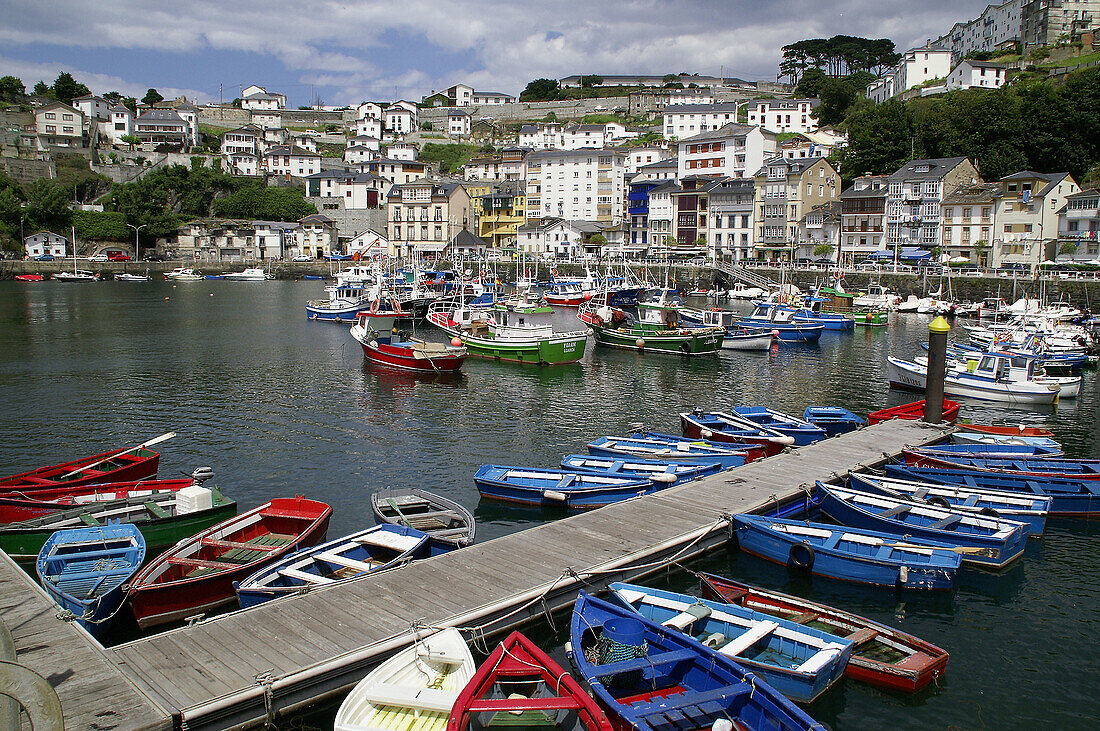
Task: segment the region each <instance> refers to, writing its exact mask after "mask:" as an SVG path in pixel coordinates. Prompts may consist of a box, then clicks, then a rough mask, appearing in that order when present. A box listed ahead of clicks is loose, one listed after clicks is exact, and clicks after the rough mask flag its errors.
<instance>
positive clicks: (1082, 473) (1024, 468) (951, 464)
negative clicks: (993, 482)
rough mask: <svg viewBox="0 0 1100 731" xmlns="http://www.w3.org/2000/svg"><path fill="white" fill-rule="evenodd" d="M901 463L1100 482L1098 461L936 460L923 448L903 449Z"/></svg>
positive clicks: (1037, 458) (956, 457)
mask: <svg viewBox="0 0 1100 731" xmlns="http://www.w3.org/2000/svg"><path fill="white" fill-rule="evenodd" d="M901 454H902V457H903V458H904V459H905V463H906V464H908V465H912V466H915V467H946V468H948V469H955V468H959V467H962V468H976V469H985V470H996V471H998V472H1004V473H1006V474H1012V475H1023V476H1025V477H1064V478H1069V479H1074V480H1100V459H1065V458H1063V457H1050V458H1040V457H1036V458H1024V459H1021V458H1016V457H1004V458H1000V457H996V456H985V455H979V456H966V455H958V456H954V455H953V456H951V457H943V458H941V457H937V456H934V455H931V454H928V453H926V451H925V450H924V449H903V450H902V453H901Z"/></svg>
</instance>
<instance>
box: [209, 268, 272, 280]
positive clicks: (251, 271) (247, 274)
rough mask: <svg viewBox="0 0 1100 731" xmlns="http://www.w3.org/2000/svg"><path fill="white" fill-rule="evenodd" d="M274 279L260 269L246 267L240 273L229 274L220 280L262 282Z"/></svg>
mask: <svg viewBox="0 0 1100 731" xmlns="http://www.w3.org/2000/svg"><path fill="white" fill-rule="evenodd" d="M274 278H275V277H274V276H271V275H269V274H268V273H267V272H265V271H264V270H263V269H262V268H260V267H248V268H246V269H245V270H243V271H240V272H229V273H228V274H226V275H225V276H223V277H222V279H225V280H226V281H230V282H262V281H264V280H266V279H274Z"/></svg>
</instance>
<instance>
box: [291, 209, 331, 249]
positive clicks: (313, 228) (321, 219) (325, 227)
mask: <svg viewBox="0 0 1100 731" xmlns="http://www.w3.org/2000/svg"><path fill="white" fill-rule="evenodd" d="M337 245H338V235H337V230H336V223H335V222H334V221H333V220H332V219H331V218H329V217H328V216H325V215H322V214H319V213H313V214H310V215H308V216H306V217H305V218H300V219H298V228H297V229H295V230H294V248H295V250H296V253H300V254H305V255H306V256H310V257H313V258H314V259H320V258H322V257H325V256H328V255H329V254H331V253H332V252H333V251H335V250H336V247H337Z"/></svg>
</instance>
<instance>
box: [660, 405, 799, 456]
mask: <svg viewBox="0 0 1100 731" xmlns="http://www.w3.org/2000/svg"><path fill="white" fill-rule="evenodd" d="M680 430H681V431H682V432H683V433H684V436H685V437H691V438H692V439H705V440H707V441H710V442H720V443H722V444H756V445H759V446H761V447H763V449H764V450H765V456H768V457H770V456H772V455H773V454H779V453H780V452H782V451H783V450H784V449H786V448H787V447H789V446H791V445H792V444H794V439H793V438H792V437H789V436H787V435H786V434H780V433H779V432H778V431H776V430H774V429H770V428H768V427H764V426H760V425H759V424H755V423H753V422H751V421H749V420H748V419H745V418H742V417H740V416H738V415H736V414H729V413H726V412H722V411H716V412H712V413H709V414H702V413H698V412H692V413H682V414H680Z"/></svg>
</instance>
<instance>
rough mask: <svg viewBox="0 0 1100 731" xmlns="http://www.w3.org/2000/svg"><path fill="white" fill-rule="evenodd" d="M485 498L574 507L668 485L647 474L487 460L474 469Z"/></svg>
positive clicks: (595, 505)
mask: <svg viewBox="0 0 1100 731" xmlns="http://www.w3.org/2000/svg"><path fill="white" fill-rule="evenodd" d="M474 484H475V485H477V490H478V492H479V493H481V496H482V497H483V498H488V499H491V500H502V501H504V502H510V503H519V504H521V505H534V506H539V507H560V508H569V509H575V510H587V509H591V508H599V507H602V506H604V505H610V504H611V503H617V502H619V501H620V500H626V499H627V498H632V497H636V496H638V495H646V494H648V493H651V492H656V491H657V490H659V489H662V488H665V487H668V485H667V484H665V483H663V482H657V483H654V482H652V481H650V480H649V479H648V478H637V477H615V476H607V475H593V474H589V473H585V472H567V471H565V470H547V469H542V468H539V467H509V466H504V465H493V464H486V465H482V466H481V467H479V468H478V470H477V472H476V473H474Z"/></svg>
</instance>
